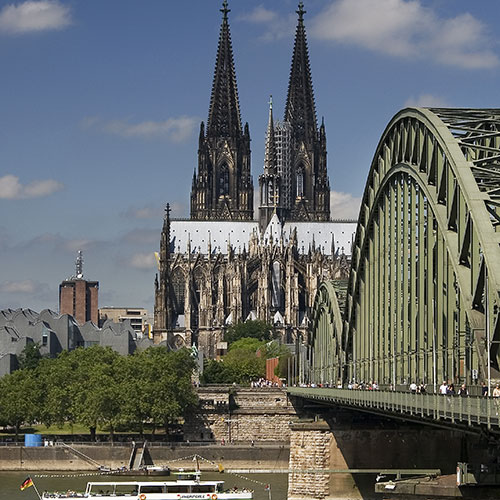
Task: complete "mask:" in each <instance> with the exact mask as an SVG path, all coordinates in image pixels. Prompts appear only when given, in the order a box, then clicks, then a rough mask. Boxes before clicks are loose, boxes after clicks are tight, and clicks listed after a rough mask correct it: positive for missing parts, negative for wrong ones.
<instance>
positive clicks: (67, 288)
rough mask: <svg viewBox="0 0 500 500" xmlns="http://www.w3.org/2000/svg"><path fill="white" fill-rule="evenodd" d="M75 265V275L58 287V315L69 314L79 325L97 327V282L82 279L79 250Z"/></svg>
mask: <svg viewBox="0 0 500 500" xmlns="http://www.w3.org/2000/svg"><path fill="white" fill-rule="evenodd" d="M75 265H76V272H75V275H74V276H71V277H70V278H68V279H66V280H64V281H63V282H62V283H61V284H60V285H59V314H70V315H71V316H73V317H74V318H75V319H76V321H77V322H78V323H79V324H80V325H83V324H84V323H85V322H87V321H92V322H93V323H94V324H95V325H97V323H98V320H99V314H98V309H99V282H98V281H87V280H86V279H84V277H83V256H82V251H81V250H79V251H78V257H77V258H76V262H75Z"/></svg>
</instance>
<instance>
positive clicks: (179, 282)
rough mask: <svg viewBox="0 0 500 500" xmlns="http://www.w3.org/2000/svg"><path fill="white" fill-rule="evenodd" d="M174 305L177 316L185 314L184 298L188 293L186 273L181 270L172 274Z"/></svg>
mask: <svg viewBox="0 0 500 500" xmlns="http://www.w3.org/2000/svg"><path fill="white" fill-rule="evenodd" d="M172 291H173V301H172V302H173V304H174V311H175V312H176V314H184V297H185V293H186V281H185V277H184V273H183V272H182V270H181V269H180V268H176V269H174V271H173V272H172Z"/></svg>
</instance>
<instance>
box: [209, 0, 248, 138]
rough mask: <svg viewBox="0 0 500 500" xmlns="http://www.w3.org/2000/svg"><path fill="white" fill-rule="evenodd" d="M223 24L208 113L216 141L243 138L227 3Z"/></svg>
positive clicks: (210, 134)
mask: <svg viewBox="0 0 500 500" xmlns="http://www.w3.org/2000/svg"><path fill="white" fill-rule="evenodd" d="M221 12H222V14H223V17H222V24H221V28H220V35H219V45H218V47H217V58H216V61H215V71H214V81H213V85H212V95H211V98H210V110H209V112H208V122H207V135H208V136H212V137H216V136H223V137H239V136H240V135H241V130H242V128H241V118H240V104H239V100H238V87H237V85H236V72H235V70H234V60H233V48H232V45H231V34H230V32H229V22H228V19H227V14H228V12H229V9H228V8H227V1H226V0H224V3H223V8H222V9H221Z"/></svg>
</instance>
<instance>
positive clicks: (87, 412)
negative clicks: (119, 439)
mask: <svg viewBox="0 0 500 500" xmlns="http://www.w3.org/2000/svg"><path fill="white" fill-rule="evenodd" d="M119 358H120V355H119V354H118V353H117V352H115V351H113V350H112V349H111V348H110V347H101V346H98V345H95V346H92V347H89V348H87V349H83V348H78V349H75V350H74V351H71V352H70V353H69V355H68V359H69V361H70V364H71V365H72V367H73V371H74V373H73V376H72V380H71V392H72V393H73V394H74V397H73V401H72V405H71V408H72V414H73V416H74V418H75V421H76V422H79V423H81V424H83V425H86V426H87V427H89V429H90V433H91V436H92V438H93V439H95V432H96V429H97V427H98V426H99V425H107V426H108V427H109V430H110V431H109V435H110V440H111V441H113V435H114V429H115V427H116V425H117V424H118V423H119V421H120V407H121V403H122V397H123V395H124V388H123V387H122V385H123V381H121V380H120V379H119V378H118V377H117V376H116V374H115V371H116V368H117V364H118V362H119Z"/></svg>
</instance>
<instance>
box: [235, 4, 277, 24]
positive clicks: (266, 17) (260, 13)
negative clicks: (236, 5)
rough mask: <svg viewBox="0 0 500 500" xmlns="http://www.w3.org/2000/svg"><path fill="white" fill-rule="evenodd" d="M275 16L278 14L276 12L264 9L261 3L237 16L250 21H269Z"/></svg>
mask: <svg viewBox="0 0 500 500" xmlns="http://www.w3.org/2000/svg"><path fill="white" fill-rule="evenodd" d="M277 16H278V14H277V13H276V12H274V11H272V10H269V9H266V8H265V7H264V6H263V5H258V6H257V7H255V9H253V10H252V11H251V12H248V13H247V14H242V15H241V16H239V17H238V19H239V20H242V21H249V22H251V23H270V22H272V21H274V20H275V19H276V18H277Z"/></svg>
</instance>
